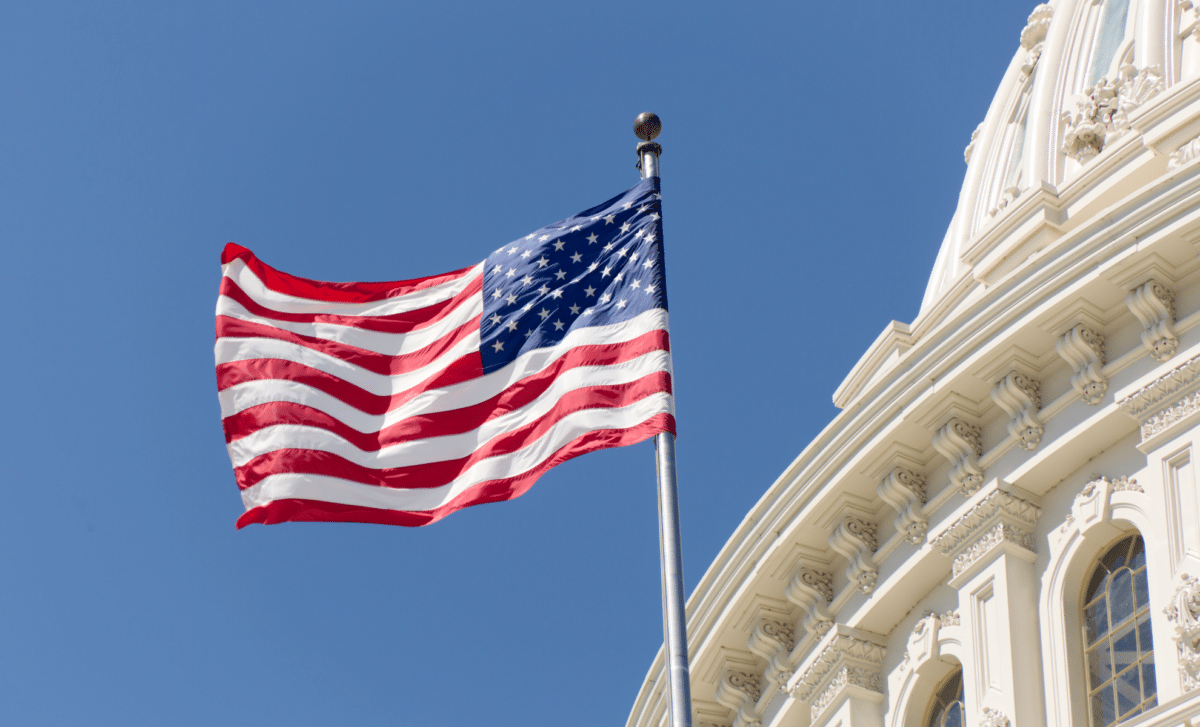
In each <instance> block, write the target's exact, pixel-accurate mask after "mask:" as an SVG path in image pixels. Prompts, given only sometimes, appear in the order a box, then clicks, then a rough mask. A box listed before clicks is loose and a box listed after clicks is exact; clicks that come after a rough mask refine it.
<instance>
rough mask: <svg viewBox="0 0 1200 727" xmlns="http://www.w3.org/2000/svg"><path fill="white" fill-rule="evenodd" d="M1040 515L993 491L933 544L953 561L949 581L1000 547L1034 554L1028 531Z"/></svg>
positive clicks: (1015, 498) (1037, 510)
mask: <svg viewBox="0 0 1200 727" xmlns="http://www.w3.org/2000/svg"><path fill="white" fill-rule="evenodd" d="M1041 514H1042V509H1041V508H1040V507H1038V506H1037V505H1035V504H1033V503H1032V502H1029V501H1028V500H1026V499H1024V498H1021V497H1018V496H1016V495H1014V494H1012V493H1010V492H1005V491H1004V490H995V491H993V492H991V493H989V494H988V495H987V496H986V497H984V498H983V499H982V500H980V501H979V503H977V504H976V505H975V506H974V507H972V508H971V509H970V510H968V511H967V512H966V513H965V514H964V515H963V516H962V517H960V518H959V519H958V520H955V521H954V523H953V524H952V525H950V527H948V528H946V529H945V530H943V531H942V533H941V534H940V535H938V536H937V537H936V538H935V539H934V541H933V544H934V546H935V547H937V548H938V549H939V550H941V551H942V553H943V554H945V555H948V556H950V557H952V558H954V564H953V566H952V576H951V577H955V576H958V575H959V574H961V573H962V572H963V571H965V570H966V569H967V568H969V567H970V566H971V564H973V563H975V561H977V560H979V559H980V558H982V557H983V556H984V555H985V554H986V553H988V552H989V551H991V550H992V549H993V548H995V547H997V546H999V545H1000V544H1001V543H1005V542H1009V543H1014V544H1016V545H1019V546H1021V547H1022V548H1025V549H1026V550H1028V551H1030V552H1035V551H1034V542H1033V536H1032V535H1031V534H1030V532H1029V531H1030V530H1032V529H1033V526H1034V525H1036V524H1037V519H1038V517H1039V516H1040V515H1041Z"/></svg>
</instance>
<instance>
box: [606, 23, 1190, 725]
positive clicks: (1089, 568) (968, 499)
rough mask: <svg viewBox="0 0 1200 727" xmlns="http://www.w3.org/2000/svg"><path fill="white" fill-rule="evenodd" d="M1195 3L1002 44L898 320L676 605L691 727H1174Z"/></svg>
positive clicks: (1183, 536)
mask: <svg viewBox="0 0 1200 727" xmlns="http://www.w3.org/2000/svg"><path fill="white" fill-rule="evenodd" d="M1194 1H1195V0H1062V1H1060V2H1052V3H1049V4H1044V5H1038V6H1037V7H1036V8H1034V9H1033V12H1032V13H1031V14H1030V16H1029V20H1028V23H1027V24H1026V25H1025V27H1024V28H1014V29H1013V38H1014V45H1015V46H1016V48H1015V54H1014V56H1013V59H1012V61H1011V63H1010V64H1009V66H1008V69H1007V70H1006V72H1005V74H1004V79H1003V81H1002V82H1001V84H1000V87H999V90H998V91H997V93H996V96H995V99H994V100H993V102H992V104H991V107H990V108H989V109H988V112H987V114H986V116H985V117H984V118H983V120H982V121H981V122H980V124H979V126H978V127H977V128H976V129H975V130H974V132H973V133H970V134H969V137H970V143H969V145H968V146H967V147H966V150H965V153H964V157H965V159H966V176H965V179H964V183H963V186H962V191H961V193H960V195H959V200H958V206H957V208H956V210H955V213H954V215H953V218H952V219H951V221H950V224H949V228H948V230H947V232H946V236H945V238H944V240H943V241H942V244H941V248H940V251H939V253H938V256H937V261H936V263H935V265H934V269H933V272H932V274H931V276H930V279H929V284H928V286H927V288H926V292H925V296H924V299H923V300H922V303H921V308H920V311H919V313H918V314H917V317H916V319H915V320H914V321H912V322H911V323H902V322H892V323H891V324H890V325H889V326H887V327H886V328H885V329H884V330H883V331H882V332H881V333H880V334H879V336H878V338H877V339H876V340H875V342H874V343H873V344H872V345H871V347H870V348H869V349H868V350H867V351H866V353H864V354H863V356H862V358H861V359H860V360H859V362H858V363H857V364H856V365H855V366H854V368H853V369H852V370H851V371H850V372H849V374H848V375H847V377H846V379H845V380H844V382H843V383H842V385H841V386H839V387H838V389H837V391H836V392H834V395H833V396H834V403H835V404H836V405H837V406H838V407H839V408H840V409H841V410H842V411H841V413H840V414H839V415H838V416H837V417H835V418H834V420H833V421H832V422H831V423H830V424H829V425H828V426H827V427H826V428H825V429H824V430H823V431H822V432H821V433H820V434H819V435H818V436H817V438H816V439H815V440H814V441H813V442H811V443H810V444H809V445H808V446H807V447H806V448H805V449H804V450H803V451H802V452H801V453H800V455H799V456H798V457H797V458H796V459H795V461H794V462H793V463H792V464H791V465H790V466H789V467H788V468H787V470H786V471H784V472H783V473H782V474H781V475H780V476H779V478H778V480H776V482H775V483H774V484H772V485H771V486H770V488H769V489H767V491H766V493H765V494H764V495H763V497H762V499H761V500H760V501H759V502H758V503H757V504H756V505H755V506H754V508H753V509H752V510H751V511H750V512H749V513H748V514H747V515H746V517H745V519H744V520H743V522H742V524H741V525H740V526H739V527H738V529H737V531H736V532H735V533H734V534H733V536H732V537H731V538H730V539H729V541H728V543H727V544H726V545H725V547H724V548H723V549H722V551H721V552H720V554H719V555H718V556H717V558H716V560H715V561H714V562H713V564H712V565H711V567H710V568H709V570H708V572H707V573H706V574H705V575H704V577H703V578H702V580H701V581H700V582H699V584H698V585H697V586H696V588H695V591H694V592H693V594H692V596H691V598H690V600H689V602H688V607H687V618H688V643H689V652H690V656H691V661H690V664H691V680H692V695H693V715H692V719H693V724H695V725H696V726H697V727H701V726H704V727H809V726H810V725H811V726H812V727H821V726H824V725H830V726H831V727H832V726H834V725H841V726H842V727H868V726H869V727H883V726H884V725H886V726H887V727H893V726H894V727H902V726H903V727H943V726H945V725H986V726H987V727H1002V726H1005V725H1007V726H1008V727H1043V726H1046V725H1054V726H1058V725H1064V726H1065V725H1076V726H1080V727H1083V726H1088V727H1104V726H1106V725H1112V724H1122V725H1124V724H1129V725H1138V726H1139V727H1140V726H1142V725H1147V726H1148V725H1163V726H1164V727H1165V726H1166V725H1180V724H1185V723H1187V724H1193V723H1195V722H1194V720H1196V719H1198V718H1200V579H1198V578H1197V576H1200V493H1198V492H1197V488H1196V481H1195V471H1194V467H1193V465H1192V463H1191V460H1192V456H1193V454H1194V453H1193V449H1194V447H1196V446H1197V445H1198V444H1200V427H1198V424H1200V259H1198V253H1200V164H1197V163H1196V159H1197V157H1200V2H1197V3H1196V5H1194V4H1193V2H1194ZM968 131H969V130H964V138H966V137H967V135H968V133H967V132H968ZM665 697H666V682H665V676H664V673H663V657H662V654H661V653H660V654H659V657H658V659H657V660H656V661H655V662H654V664H652V665H651V668H650V670H649V673H648V675H647V677H646V680H645V682H644V684H643V686H642V689H641V691H640V693H639V694H638V696H637V699H636V701H635V703H634V706H633V710H632V713H631V715H630V718H629V722H628V724H629V727H661V726H662V725H664V724H666V721H665V720H666V706H667V705H666V700H665Z"/></svg>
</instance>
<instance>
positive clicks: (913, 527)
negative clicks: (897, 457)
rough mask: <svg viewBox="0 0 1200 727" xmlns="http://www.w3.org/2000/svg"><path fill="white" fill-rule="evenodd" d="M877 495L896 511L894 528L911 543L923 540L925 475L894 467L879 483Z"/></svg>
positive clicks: (925, 530) (926, 529)
mask: <svg viewBox="0 0 1200 727" xmlns="http://www.w3.org/2000/svg"><path fill="white" fill-rule="evenodd" d="M878 491H879V497H880V498H882V499H883V501H884V502H886V503H887V504H889V505H891V506H892V508H893V509H894V510H895V511H896V531H897V532H899V533H900V535H901V536H903V537H904V539H905V540H907V541H908V542H910V543H912V544H913V545H920V544H921V543H924V542H925V536H926V534H927V533H928V532H929V517H928V516H927V515H926V514H925V509H924V508H923V507H922V506H923V505H924V504H925V477H924V475H920V474H917V473H916V472H913V471H912V470H910V469H906V468H904V467H897V468H896V469H894V470H892V472H891V474H889V475H888V476H887V477H885V478H883V482H881V483H880V484H879V490H878Z"/></svg>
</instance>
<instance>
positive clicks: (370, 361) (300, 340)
mask: <svg viewBox="0 0 1200 727" xmlns="http://www.w3.org/2000/svg"><path fill="white" fill-rule="evenodd" d="M481 317H482V316H475V317H474V318H472V319H471V320H469V321H467V322H466V323H464V324H462V325H461V326H459V327H458V328H455V329H452V330H450V331H448V332H447V333H446V334H445V335H443V336H442V337H441V338H439V339H438V340H436V341H434V342H433V343H430V344H429V345H428V346H425V347H424V348H421V349H418V350H416V351H412V352H411V353H403V354H400V355H399V356H389V355H388V354H386V353H377V352H375V351H368V350H367V349H365V348H359V347H358V346H352V345H350V344H348V343H342V342H341V341H331V340H329V339H328V338H319V337H317V336H306V335H303V334H300V333H292V332H291V331H285V330H283V329H282V328H275V327H273V326H269V325H267V324H265V323H255V322H254V321H243V320H241V319H240V318H230V317H229V316H217V338H218V339H221V338H270V339H273V340H276V341H287V342H288V343H294V344H296V345H299V346H304V347H305V348H309V349H312V350H313V351H317V352H319V353H323V354H325V355H326V356H332V357H333V358H336V359H340V360H342V361H345V362H347V363H352V364H354V365H355V366H359V367H361V368H364V369H366V370H367V371H370V372H372V373H376V374H383V375H385V376H394V375H396V374H404V373H408V372H409V371H415V370H416V369H419V368H421V367H422V366H425V365H426V364H429V363H431V362H433V361H436V360H437V359H438V357H440V356H441V355H442V354H444V353H446V352H447V351H448V350H450V349H451V348H453V346H454V344H456V343H458V342H460V341H462V340H463V339H465V338H467V337H468V336H470V335H471V334H473V333H478V332H479V319H480V318H481Z"/></svg>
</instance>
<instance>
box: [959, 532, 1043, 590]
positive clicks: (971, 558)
mask: <svg viewBox="0 0 1200 727" xmlns="http://www.w3.org/2000/svg"><path fill="white" fill-rule="evenodd" d="M1003 542H1009V543H1015V544H1016V545H1019V546H1021V547H1022V548H1024V549H1025V550H1028V551H1029V552H1031V553H1032V552H1035V546H1034V543H1033V535H1032V534H1030V533H1029V531H1027V530H1024V529H1022V528H1019V527H1017V526H1015V525H1009V524H1008V523H997V524H996V525H994V526H993V527H992V529H991V530H989V531H987V532H986V533H984V535H983V537H982V538H980V539H979V540H977V541H975V542H974V543H972V544H971V547H969V548H967V549H966V550H964V551H963V552H962V553H960V554H959V555H958V556H957V557H956V558H955V559H954V564H953V565H952V566H951V576H952V577H953V576H957V575H958V574H960V573H962V572H963V571H965V570H966V569H967V568H970V567H971V564H972V563H974V562H975V561H977V560H979V559H980V558H982V557H983V556H984V555H985V554H987V552H988V551H990V550H992V549H993V548H995V547H996V546H997V545H1000V544H1001V543H1003Z"/></svg>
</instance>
